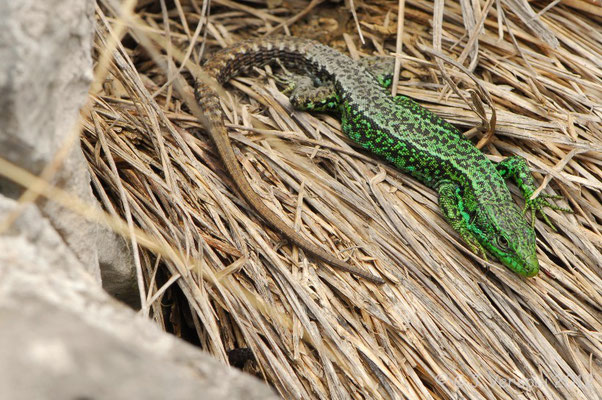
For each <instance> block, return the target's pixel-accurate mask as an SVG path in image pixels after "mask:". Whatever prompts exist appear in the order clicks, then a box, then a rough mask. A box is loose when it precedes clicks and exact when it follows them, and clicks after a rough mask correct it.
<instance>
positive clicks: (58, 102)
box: [0, 0, 137, 306]
mask: <svg viewBox="0 0 602 400" xmlns="http://www.w3.org/2000/svg"><path fill="white" fill-rule="evenodd" d="M94 4H95V2H94V1H93V0H85V1H81V0H48V1H39V0H19V1H0V157H2V158H4V159H7V160H9V161H11V162H12V163H14V164H17V165H19V166H20V167H22V168H25V169H27V170H28V171H30V172H32V173H34V174H36V175H37V174H39V173H40V172H41V171H42V170H43V169H44V168H45V167H46V166H47V165H49V164H52V163H55V162H56V160H57V157H59V158H61V161H60V162H59V163H58V166H59V168H57V169H56V171H55V172H54V173H53V174H52V178H51V182H52V183H53V184H54V185H57V186H59V187H61V188H63V189H65V190H67V191H68V192H69V193H72V194H73V195H74V196H77V197H78V198H80V199H82V200H84V201H86V202H88V203H89V204H96V200H95V198H94V196H93V194H92V191H91V188H90V175H89V173H88V169H87V163H86V161H85V159H84V156H83V154H82V152H81V149H80V147H79V141H78V121H79V118H80V116H79V111H80V108H81V107H82V106H83V105H84V104H85V102H86V100H87V97H88V94H87V92H88V88H89V85H90V82H91V81H92V57H91V48H92V37H93V36H92V35H93V23H94ZM64 148H66V149H67V150H66V151H63V149H64ZM62 153H64V155H62V156H61V154H62ZM22 191H23V188H22V187H21V186H19V185H15V184H14V183H12V182H10V181H8V180H7V179H3V178H2V177H0V193H2V194H4V195H5V196H8V197H11V198H13V199H16V198H18V197H19V196H20V195H21V193H22ZM38 204H39V205H40V208H41V210H42V213H43V215H44V216H45V217H47V218H48V219H49V221H50V222H51V223H52V225H53V226H54V228H55V229H56V230H57V231H58V232H59V233H60V234H61V236H62V238H63V240H64V241H65V242H66V243H67V244H68V245H69V247H70V248H71V250H72V252H73V254H75V256H76V257H77V258H78V259H79V260H80V261H81V263H82V265H83V266H84V268H85V270H86V271H88V272H89V273H90V274H91V275H92V276H94V277H95V279H97V280H98V281H99V282H100V281H101V271H100V268H99V265H102V267H103V268H104V269H105V271H103V274H102V275H104V276H106V277H107V280H105V281H104V282H103V283H104V285H105V288H106V289H107V291H108V292H110V293H112V294H115V295H116V296H117V297H119V298H120V299H123V300H124V301H128V302H129V303H130V304H132V305H133V306H135V305H136V298H135V297H136V294H137V289H136V280H135V271H134V268H133V263H132V261H131V260H132V258H131V252H130V251H129V247H128V246H127V244H125V243H124V241H123V239H120V238H116V237H115V236H114V235H113V234H111V233H110V232H107V231H103V230H102V229H100V228H99V227H98V226H97V225H95V224H93V223H90V222H88V221H87V220H86V219H85V218H82V217H81V216H80V215H77V214H74V213H73V212H71V211H69V210H67V209H65V208H63V207H61V206H59V205H57V204H56V203H53V202H51V201H39V202H38ZM132 298H133V301H132V300H131V299H132Z"/></svg>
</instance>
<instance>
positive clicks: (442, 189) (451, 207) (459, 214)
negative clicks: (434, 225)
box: [437, 181, 487, 259]
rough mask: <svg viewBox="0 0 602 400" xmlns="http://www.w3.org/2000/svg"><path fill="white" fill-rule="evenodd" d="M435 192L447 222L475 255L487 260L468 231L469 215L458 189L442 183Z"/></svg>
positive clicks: (452, 185) (478, 244)
mask: <svg viewBox="0 0 602 400" xmlns="http://www.w3.org/2000/svg"><path fill="white" fill-rule="evenodd" d="M437 192H438V193H439V207H440V208H441V211H442V212H443V216H444V217H445V219H446V220H447V222H449V224H450V225H451V226H452V228H454V230H455V231H456V232H458V233H459V234H460V236H461V237H462V239H464V241H465V242H466V243H467V244H468V245H469V246H470V248H471V250H472V251H473V252H474V253H475V254H481V255H482V256H483V258H485V259H487V254H486V252H485V249H484V248H483V246H482V245H481V243H479V241H478V239H477V237H476V236H475V234H474V233H473V232H472V230H471V229H470V226H471V225H470V223H471V222H470V215H469V213H468V211H467V210H466V208H465V204H464V199H463V198H462V195H461V190H460V187H459V186H458V185H457V184H455V183H453V182H450V181H444V182H442V183H440V184H439V185H438V186H437Z"/></svg>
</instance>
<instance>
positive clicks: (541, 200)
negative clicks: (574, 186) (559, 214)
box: [523, 193, 573, 232]
mask: <svg viewBox="0 0 602 400" xmlns="http://www.w3.org/2000/svg"><path fill="white" fill-rule="evenodd" d="M562 198H563V197H562V196H558V195H551V194H545V193H541V194H540V195H539V196H537V197H536V198H534V199H527V201H526V202H525V208H523V214H524V213H525V212H527V210H531V227H533V228H535V217H536V215H535V214H536V213H537V211H539V213H540V214H541V215H542V216H543V219H544V221H545V222H546V224H548V225H549V226H550V228H552V229H553V230H554V232H556V231H557V229H556V227H555V226H554V224H553V223H552V221H550V219H549V218H548V215H547V214H546V213H545V211H544V208H545V207H549V208H551V209H552V210H557V211H564V212H568V213H572V212H573V210H571V209H570V208H563V207H559V206H557V205H554V204H552V203H550V202H549V201H548V200H546V199H562Z"/></svg>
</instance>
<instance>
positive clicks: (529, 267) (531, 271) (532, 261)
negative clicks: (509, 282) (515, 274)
mask: <svg viewBox="0 0 602 400" xmlns="http://www.w3.org/2000/svg"><path fill="white" fill-rule="evenodd" d="M523 268H524V275H525V276H526V277H527V278H532V277H534V276H535V275H537V273H538V272H539V261H538V260H537V255H536V254H533V255H531V256H529V257H528V258H527V259H526V260H525V264H524V266H523Z"/></svg>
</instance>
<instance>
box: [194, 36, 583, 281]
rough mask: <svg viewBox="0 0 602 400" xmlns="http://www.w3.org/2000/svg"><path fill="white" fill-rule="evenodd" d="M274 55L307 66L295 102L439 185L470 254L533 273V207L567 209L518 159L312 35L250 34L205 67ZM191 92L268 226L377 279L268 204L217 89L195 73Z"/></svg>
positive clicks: (218, 73) (232, 69)
mask: <svg viewBox="0 0 602 400" xmlns="http://www.w3.org/2000/svg"><path fill="white" fill-rule="evenodd" d="M363 60H367V59H363ZM368 60H369V59H368ZM276 62H278V63H280V64H281V65H282V66H284V67H286V68H288V69H291V70H293V71H295V72H299V73H302V74H304V75H305V76H306V77H309V78H308V79H310V81H311V82H310V83H312V84H313V85H311V84H310V85H309V86H313V88H308V87H303V86H302V85H298V86H297V87H295V85H293V89H292V91H291V93H290V101H291V103H292V104H293V106H294V107H295V108H296V109H300V110H307V111H318V112H331V113H335V114H337V115H338V116H339V117H340V120H341V128H342V131H343V132H344V133H345V134H346V135H347V136H348V137H349V138H350V139H351V140H353V141H354V142H356V143H358V144H359V145H360V146H361V147H363V148H364V149H367V150H368V151H369V152H371V153H373V154H375V155H377V156H380V157H381V158H383V159H385V160H386V161H388V162H390V163H391V164H393V165H394V166H395V167H397V168H398V169H399V170H401V171H402V172H404V173H406V174H409V175H410V176H412V177H413V178H415V179H417V180H418V181H420V182H422V183H423V184H425V185H426V186H428V187H430V188H432V189H434V190H435V191H436V192H437V193H438V204H439V207H440V209H441V211H442V213H443V216H444V218H445V219H446V220H447V222H448V223H449V224H450V225H451V227H452V228H453V229H454V230H456V231H457V232H458V233H459V235H460V236H461V238H462V239H463V240H464V241H465V242H466V243H467V244H468V246H469V247H470V249H471V250H472V251H473V252H474V253H476V254H481V255H483V256H484V257H486V256H487V254H488V253H489V254H491V255H492V256H493V257H495V258H497V259H498V260H499V261H500V262H501V263H502V264H504V265H505V266H506V267H508V268H509V269H511V270H513V271H514V272H516V273H518V274H519V275H522V276H525V277H533V276H535V275H537V273H538V271H539V261H538V258H537V253H536V236H535V230H534V224H535V218H536V212H540V213H541V214H542V215H543V217H544V219H545V221H546V222H547V223H548V224H549V225H550V226H551V227H552V228H553V229H555V228H554V226H553V225H552V223H551V222H550V220H549V219H548V217H547V215H546V214H545V210H544V208H545V207H549V208H551V209H554V210H562V211H566V212H571V210H570V209H565V208H561V207H558V206H556V205H554V204H552V203H550V202H549V201H548V200H546V199H547V198H561V196H552V195H548V194H542V193H540V194H539V195H538V196H537V197H534V198H531V197H532V194H533V193H534V192H535V190H536V186H535V181H534V178H533V176H532V173H531V171H530V169H529V167H528V165H527V162H526V160H525V159H524V158H522V157H520V156H511V157H508V158H506V159H504V160H502V161H501V162H499V163H494V162H492V161H490V160H489V159H488V158H487V157H486V156H485V155H484V154H483V153H482V152H481V151H480V150H479V149H477V148H476V147H475V146H474V145H473V143H472V142H471V141H470V140H468V139H467V138H465V137H464V136H463V135H462V133H461V132H460V131H459V130H458V129H457V128H456V127H455V126H453V125H451V124H450V123H448V122H447V121H445V120H443V119H442V118H440V117H439V116H437V115H436V114H434V113H432V112H431V111H429V110H427V109H426V108H424V107H422V106H421V105H419V104H418V103H417V102H415V101H414V100H412V99H410V98H409V97H406V96H403V95H398V96H396V97H393V96H391V95H390V94H389V93H387V90H386V88H387V87H388V86H390V85H391V77H392V69H391V72H390V75H388V74H387V73H384V72H383V71H384V68H380V69H379V68H375V69H376V71H377V72H374V71H372V70H371V68H370V64H371V62H370V61H368V62H365V61H364V62H361V61H360V62H358V61H354V60H352V59H351V58H350V57H348V56H346V55H344V54H343V53H341V52H339V51H337V50H335V49H333V48H331V47H329V46H326V45H323V44H321V43H319V42H317V41H314V40H310V39H302V38H295V37H285V36H280V37H268V38H259V39H249V40H246V41H242V42H239V43H237V44H235V45H232V46H230V47H227V48H225V49H222V50H219V51H217V52H216V53H215V54H214V55H213V56H212V57H211V58H210V59H209V60H208V61H207V62H206V63H205V64H204V65H203V70H204V71H205V72H206V73H207V74H208V75H209V76H210V77H212V78H214V79H215V80H216V81H217V82H218V83H219V84H220V85H224V84H226V83H227V82H228V81H229V80H230V79H232V78H234V77H236V76H238V75H240V74H244V73H246V72H248V71H249V70H250V69H251V68H252V67H262V66H264V65H266V64H275V63H276ZM373 64H375V65H377V66H378V65H379V64H378V63H373ZM305 86H307V85H305ZM196 98H197V101H198V102H199V105H200V106H201V109H202V110H203V111H204V114H205V117H206V118H205V129H206V130H207V131H208V132H209V133H210V135H211V137H212V139H213V141H214V143H215V146H216V148H217V151H218V154H219V156H220V157H221V159H222V162H223V164H224V166H225V168H226V170H227V172H228V173H229V175H230V177H231V178H232V180H233V181H234V183H235V185H236V186H237V187H238V189H239V192H240V193H241V194H242V196H243V197H244V198H245V200H246V201H247V202H248V204H250V205H251V207H252V208H253V209H254V210H255V211H256V212H257V213H258V214H259V215H260V216H261V217H262V218H263V219H264V220H265V221H266V222H267V223H268V224H269V225H270V226H271V227H272V228H274V229H275V230H276V231H278V232H279V233H280V234H281V235H283V236H284V237H285V238H286V239H288V240H289V241H290V242H292V243H294V244H295V245H297V246H298V247H300V248H302V249H303V250H304V252H305V253H307V254H309V255H310V256H313V257H314V258H317V259H320V260H322V261H324V262H326V263H328V264H330V265H331V266H332V267H335V268H337V269H340V270H343V271H347V272H350V273H352V274H354V275H357V276H359V277H362V278H365V279H367V280H369V281H372V282H374V283H379V284H380V283H384V281H383V280H382V279H381V278H379V277H377V276H374V275H372V274H370V273H367V272H365V271H363V270H360V269H358V268H355V267H352V266H351V265H349V264H348V263H346V262H344V261H341V260H339V259H338V258H336V257H335V256H333V255H332V254H330V253H328V252H326V251H324V250H322V249H321V248H319V247H317V246H316V245H314V244H312V243H311V242H309V241H308V240H307V239H305V238H304V237H302V236H301V234H299V233H298V232H297V231H295V230H294V229H292V228H291V227H290V226H288V225H287V224H286V223H285V222H284V221H282V220H281V219H280V218H279V217H278V216H277V215H276V214H275V213H274V212H273V211H271V210H270V209H269V208H268V207H267V206H266V205H265V204H264V203H263V201H262V200H261V198H260V197H259V195H257V194H256V193H255V192H254V191H253V189H252V187H251V186H250V184H249V182H248V181H247V179H246V178H245V176H244V174H243V172H242V169H241V167H240V165H239V163H238V161H237V159H236V156H235V155H234V152H233V149H232V144H231V142H230V139H229V136H228V132H227V130H226V127H225V124H224V116H223V114H222V111H221V108H220V103H219V94H218V93H217V92H216V90H215V89H214V88H212V87H211V86H210V85H208V84H207V83H205V82H200V81H197V82H196ZM506 179H512V180H513V181H514V182H515V184H516V185H517V186H518V188H519V189H520V191H521V193H522V196H523V197H524V199H525V207H524V209H523V210H522V211H521V210H520V208H519V207H518V205H517V204H516V203H515V202H514V200H513V199H512V197H511V195H510V191H509V189H508V187H507V185H506ZM527 210H530V211H531V223H529V222H528V221H527V219H526V218H525V217H524V213H525V211H527Z"/></svg>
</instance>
